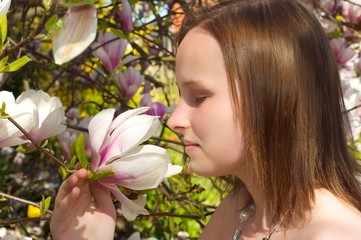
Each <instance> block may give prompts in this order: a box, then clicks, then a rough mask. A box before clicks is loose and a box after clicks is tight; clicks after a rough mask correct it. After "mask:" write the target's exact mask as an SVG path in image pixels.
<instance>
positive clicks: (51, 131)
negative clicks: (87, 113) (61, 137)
mask: <svg viewBox="0 0 361 240" xmlns="http://www.w3.org/2000/svg"><path fill="white" fill-rule="evenodd" d="M16 103H18V104H22V103H30V104H31V106H32V107H31V110H32V115H33V118H34V127H33V128H32V129H31V131H30V132H29V135H30V136H31V137H32V138H34V140H35V141H37V142H41V141H43V140H45V139H47V138H49V137H51V136H55V135H58V134H60V133H62V132H64V131H65V129H66V126H65V125H63V124H61V123H62V122H63V120H64V115H65V111H64V108H63V105H62V103H61V102H60V100H59V98H57V97H50V96H49V95H48V94H47V93H45V92H43V91H42V90H39V91H35V90H32V89H31V90H27V91H25V92H23V93H22V94H21V95H20V96H19V97H18V98H17V99H16Z"/></svg>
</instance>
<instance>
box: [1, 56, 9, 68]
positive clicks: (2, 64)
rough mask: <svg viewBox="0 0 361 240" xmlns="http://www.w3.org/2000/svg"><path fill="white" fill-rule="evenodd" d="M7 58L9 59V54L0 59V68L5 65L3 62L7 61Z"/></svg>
mask: <svg viewBox="0 0 361 240" xmlns="http://www.w3.org/2000/svg"><path fill="white" fill-rule="evenodd" d="M8 59H9V56H6V57H4V58H3V59H1V60H0V68H2V67H4V66H5V64H6V63H7V62H8Z"/></svg>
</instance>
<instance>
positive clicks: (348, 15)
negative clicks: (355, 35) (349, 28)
mask: <svg viewBox="0 0 361 240" xmlns="http://www.w3.org/2000/svg"><path fill="white" fill-rule="evenodd" d="M342 14H343V16H344V17H345V20H346V21H348V22H351V23H353V24H358V23H359V22H360V20H361V7H360V6H359V5H356V4H354V3H352V2H350V3H349V2H343V3H342Z"/></svg>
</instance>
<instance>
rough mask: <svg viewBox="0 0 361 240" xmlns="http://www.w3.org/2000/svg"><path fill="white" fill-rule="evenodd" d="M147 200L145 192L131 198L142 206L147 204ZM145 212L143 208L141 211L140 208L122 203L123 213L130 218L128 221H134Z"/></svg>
mask: <svg viewBox="0 0 361 240" xmlns="http://www.w3.org/2000/svg"><path fill="white" fill-rule="evenodd" d="M146 200H147V195H145V194H143V195H138V198H137V199H135V200H131V201H133V202H134V203H135V204H137V205H139V206H142V207H143V208H144V206H145V202H146ZM142 212H143V209H142V210H141V211H139V210H135V209H133V208H131V207H128V206H127V205H125V204H122V213H123V216H124V217H125V218H126V219H127V220H128V221H134V220H135V218H136V217H137V216H138V215H139V214H140V213H142Z"/></svg>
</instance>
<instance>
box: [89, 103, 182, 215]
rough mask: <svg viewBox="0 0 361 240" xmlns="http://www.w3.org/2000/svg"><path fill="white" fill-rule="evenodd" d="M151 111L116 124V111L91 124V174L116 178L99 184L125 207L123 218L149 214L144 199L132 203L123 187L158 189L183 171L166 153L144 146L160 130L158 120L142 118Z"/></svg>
mask: <svg viewBox="0 0 361 240" xmlns="http://www.w3.org/2000/svg"><path fill="white" fill-rule="evenodd" d="M147 110H148V108H139V109H134V110H129V111H127V112H124V113H122V114H120V115H119V116H118V117H116V118H115V119H114V120H113V116H114V112H115V111H114V109H106V110H103V111H101V112H100V113H98V114H97V115H95V116H94V118H93V119H92V120H91V121H90V124H89V136H90V146H91V149H92V161H91V170H92V171H94V172H102V171H109V170H111V171H112V172H113V176H111V177H106V178H103V179H100V180H96V181H99V182H100V183H101V184H102V185H104V186H105V187H107V188H108V189H109V190H110V191H111V193H112V194H113V195H114V196H115V197H116V198H117V199H118V200H119V201H120V202H121V203H122V209H123V215H124V217H125V218H127V219H128V220H133V219H134V218H135V217H136V216H137V215H138V214H148V212H147V210H146V209H145V208H144V205H145V201H144V199H142V197H140V198H139V200H137V201H132V200H130V199H128V198H127V197H126V196H125V195H124V194H123V193H122V192H121V191H120V189H119V186H122V187H125V188H128V189H133V190H146V189H152V188H155V187H157V186H158V185H159V184H160V183H161V182H162V181H163V179H164V178H166V177H169V176H172V175H174V174H177V173H179V172H180V171H181V167H180V166H176V165H172V164H171V161H170V158H169V155H168V154H167V153H166V150H165V149H163V148H161V147H158V146H154V145H140V144H141V143H143V142H144V141H146V140H147V139H149V138H150V137H151V136H153V135H154V134H155V133H156V132H158V130H159V128H160V122H159V120H158V117H154V116H149V115H144V114H142V115H140V114H141V113H144V112H145V111H147Z"/></svg>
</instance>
